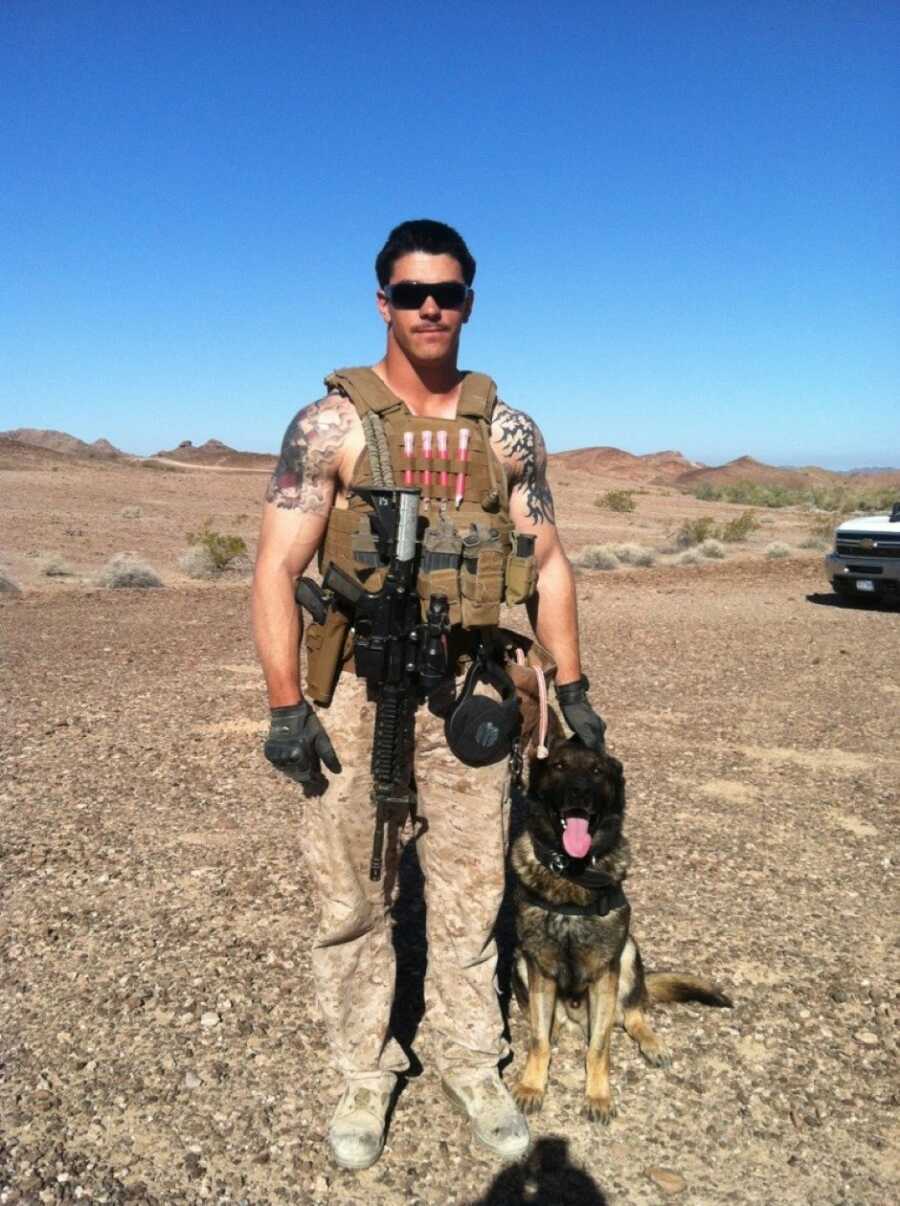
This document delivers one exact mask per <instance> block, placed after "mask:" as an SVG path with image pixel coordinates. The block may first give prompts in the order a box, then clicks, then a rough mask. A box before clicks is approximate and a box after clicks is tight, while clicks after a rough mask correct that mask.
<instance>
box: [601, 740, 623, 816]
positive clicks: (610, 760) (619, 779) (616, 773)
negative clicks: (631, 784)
mask: <svg viewBox="0 0 900 1206" xmlns="http://www.w3.org/2000/svg"><path fill="white" fill-rule="evenodd" d="M606 764H607V766H608V767H609V769H610V770H611V771H612V779H613V787H614V790H615V793H616V812H622V813H624V811H625V770H624V768H623V766H622V763H621V762H620V761H619V759H618V758H614V757H613V756H612V754H607V755H606Z"/></svg>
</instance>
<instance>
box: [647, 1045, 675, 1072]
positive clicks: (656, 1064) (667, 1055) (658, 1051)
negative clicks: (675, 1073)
mask: <svg viewBox="0 0 900 1206" xmlns="http://www.w3.org/2000/svg"><path fill="white" fill-rule="evenodd" d="M641 1055H642V1056H643V1057H644V1059H645V1060H646V1061H647V1063H648V1064H650V1066H651V1067H653V1068H670V1067H671V1066H672V1052H671V1051H670V1050H669V1048H668V1047H665V1046H663V1044H662V1043H659V1044H657V1045H656V1046H655V1047H650V1046H643V1047H641Z"/></svg>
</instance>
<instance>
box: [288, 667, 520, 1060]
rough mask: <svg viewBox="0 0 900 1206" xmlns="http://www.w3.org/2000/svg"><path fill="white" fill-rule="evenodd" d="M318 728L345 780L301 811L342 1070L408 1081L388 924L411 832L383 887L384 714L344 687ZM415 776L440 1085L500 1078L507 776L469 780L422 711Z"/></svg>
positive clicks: (388, 858) (478, 774) (351, 686)
mask: <svg viewBox="0 0 900 1206" xmlns="http://www.w3.org/2000/svg"><path fill="white" fill-rule="evenodd" d="M319 716H320V719H321V720H322V722H323V724H324V725H325V727H326V729H327V730H328V734H329V736H330V737H331V740H332V742H333V744H334V747H335V749H336V750H337V753H338V756H339V758H340V759H341V764H342V766H343V772H342V773H341V774H340V775H331V774H330V773H328V772H326V774H328V779H329V784H328V788H327V790H326V791H325V793H324V794H323V795H321V796H319V797H316V798H310V799H306V800H304V801H303V808H302V818H303V819H302V833H301V839H302V842H303V848H304V855H305V858H306V861H307V865H308V867H309V870H310V872H311V874H312V878H313V881H314V884H315V889H316V894H317V897H318V900H317V904H318V907H319V927H318V932H317V934H316V938H315V943H314V948H313V952H312V970H313V977H314V980H315V985H316V992H317V996H318V1001H319V1008H320V1010H321V1013H322V1017H323V1019H324V1021H325V1025H326V1028H327V1031H328V1038H329V1043H330V1047H331V1056H332V1064H333V1066H334V1067H335V1069H336V1070H337V1071H338V1072H339V1073H340V1074H341V1075H342V1076H343V1078H344V1079H347V1078H350V1079H353V1078H355V1077H361V1076H372V1074H373V1073H378V1072H402V1071H404V1070H405V1069H406V1067H407V1066H408V1062H407V1059H406V1057H405V1055H404V1054H403V1051H402V1049H401V1048H400V1046H399V1044H398V1043H397V1042H396V1041H395V1039H393V1038H392V1037H391V1035H390V1033H389V1028H388V1019H389V1015H390V1012H391V1004H392V1001H393V998H394V981H395V966H394V950H393V944H392V941H391V921H390V915H389V910H390V908H391V905H392V903H393V900H394V896H395V893H396V887H397V870H398V863H399V858H400V853H401V850H402V846H403V843H404V842H406V841H408V840H409V839H410V838H411V837H412V836H413V826H412V824H411V822H409V821H407V822H406V824H405V825H403V826H398V825H396V824H395V825H392V826H389V828H388V833H387V835H386V842H385V858H384V873H383V875H382V879H381V881H380V882H379V883H372V882H371V881H370V879H369V860H370V857H371V852H372V832H373V814H372V807H371V802H370V790H371V777H370V773H369V766H370V758H371V750H372V733H373V730H374V724H375V704H374V703H372V702H370V701H368V700H367V698H366V689H365V683H364V682H363V681H362V680H361V679H357V678H356V677H355V676H353V675H349V674H345V675H343V676H342V678H341V682H340V684H339V686H338V690H337V692H336V694H335V699H334V702H333V703H332V705H331V707H329V708H327V709H322V710H321V711H320V712H319ZM414 773H415V779H416V785H417V789H418V803H417V827H416V832H417V833H418V836H417V838H416V842H417V851H418V855H419V861H420V864H421V867H422V871H423V874H424V876H425V884H426V886H425V898H426V904H427V917H428V922H427V925H428V974H427V979H426V988H425V999H426V1010H427V1014H426V1026H427V1027H428V1029H429V1031H430V1032H431V1035H432V1037H433V1038H434V1039H435V1040H436V1043H435V1045H436V1057H437V1063H438V1067H439V1069H440V1071H441V1072H442V1073H443V1074H447V1073H452V1072H457V1071H461V1070H467V1069H479V1068H494V1067H496V1064H497V1061H498V1060H499V1059H501V1058H502V1057H503V1056H504V1055H506V1053H507V1050H508V1048H507V1044H506V1042H505V1041H504V1039H503V1036H502V1019H501V1014H500V1008H499V1002H498V998H497V992H496V988H495V969H496V962H497V950H496V945H495V942H494V922H495V920H496V917H497V913H498V911H499V908H500V904H501V901H502V898H503V888H504V858H505V851H506V842H507V837H508V819H509V816H508V803H507V802H506V799H505V792H504V790H503V789H504V782H505V777H506V763H505V762H501V763H500V764H499V765H497V766H491V767H485V768H483V769H480V770H474V769H472V768H470V767H466V766H464V765H463V764H462V763H461V762H459V761H458V760H457V759H456V758H455V757H454V756H453V754H451V753H450V751H449V749H448V748H447V744H446V741H445V739H444V726H443V721H442V720H440V719H439V718H438V717H436V716H434V715H433V714H432V713H431V712H430V711H429V710H428V708H427V707H425V706H423V707H420V708H419V710H418V712H417V714H416V739H415V752H414Z"/></svg>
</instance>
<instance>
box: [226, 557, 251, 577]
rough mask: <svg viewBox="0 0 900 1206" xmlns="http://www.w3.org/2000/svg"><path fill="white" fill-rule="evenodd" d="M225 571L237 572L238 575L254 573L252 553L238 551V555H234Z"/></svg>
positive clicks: (227, 572)
mask: <svg viewBox="0 0 900 1206" xmlns="http://www.w3.org/2000/svg"><path fill="white" fill-rule="evenodd" d="M224 572H225V573H226V574H235V575H237V576H243V575H246V574H252V573H253V562H252V561H251V560H250V555H249V554H248V553H238V555H237V556H236V557H232V558H231V560H230V561H229V562H228V564H227V565H226V566H225V570H224Z"/></svg>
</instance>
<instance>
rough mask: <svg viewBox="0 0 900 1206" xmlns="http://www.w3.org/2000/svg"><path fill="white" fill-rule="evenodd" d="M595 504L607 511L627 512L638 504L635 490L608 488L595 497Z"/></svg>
mask: <svg viewBox="0 0 900 1206" xmlns="http://www.w3.org/2000/svg"><path fill="white" fill-rule="evenodd" d="M594 506H595V507H602V508H603V510H605V511H620V512H627V511H633V510H634V509H635V507H636V506H637V504H636V503H635V501H634V491H633V490H607V491H606V493H605V494H601V495H600V496H599V497H598V498H595V499H594Z"/></svg>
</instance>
